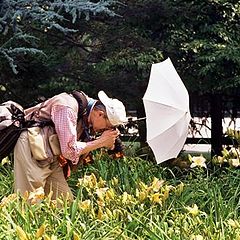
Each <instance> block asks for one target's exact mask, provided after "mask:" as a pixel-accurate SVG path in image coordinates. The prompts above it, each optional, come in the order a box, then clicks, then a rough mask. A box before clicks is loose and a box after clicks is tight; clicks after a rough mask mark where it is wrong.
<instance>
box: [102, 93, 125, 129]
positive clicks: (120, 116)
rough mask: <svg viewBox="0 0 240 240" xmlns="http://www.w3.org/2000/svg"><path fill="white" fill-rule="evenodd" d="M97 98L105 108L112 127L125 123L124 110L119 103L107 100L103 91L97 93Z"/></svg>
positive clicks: (113, 99)
mask: <svg viewBox="0 0 240 240" xmlns="http://www.w3.org/2000/svg"><path fill="white" fill-rule="evenodd" d="M98 98H99V100H100V101H101V102H102V103H103V105H104V106H105V108H106V112H107V117H108V120H109V121H110V123H111V124H112V125H113V126H117V125H121V124H123V123H124V122H127V117H126V110H125V107H124V105H123V103H122V102H121V101H119V100H118V99H115V98H109V97H108V96H107V94H106V93H105V92H104V91H100V92H99V93H98Z"/></svg>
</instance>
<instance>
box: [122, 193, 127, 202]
mask: <svg viewBox="0 0 240 240" xmlns="http://www.w3.org/2000/svg"><path fill="white" fill-rule="evenodd" d="M127 200H128V194H127V192H124V193H123V195H122V203H123V204H125V203H126V202H127Z"/></svg>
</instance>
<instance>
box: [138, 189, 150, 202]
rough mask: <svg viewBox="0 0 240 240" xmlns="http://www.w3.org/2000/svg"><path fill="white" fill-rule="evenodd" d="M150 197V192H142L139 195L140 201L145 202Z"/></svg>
mask: <svg viewBox="0 0 240 240" xmlns="http://www.w3.org/2000/svg"><path fill="white" fill-rule="evenodd" d="M147 197H148V192H147V191H142V192H140V193H139V200H140V201H141V202H143V201H144V200H145V199H146V198H147Z"/></svg>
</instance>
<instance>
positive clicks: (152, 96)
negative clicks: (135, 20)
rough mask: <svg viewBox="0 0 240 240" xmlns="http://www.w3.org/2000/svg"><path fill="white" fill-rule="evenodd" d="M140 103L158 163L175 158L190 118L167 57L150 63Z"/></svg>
mask: <svg viewBox="0 0 240 240" xmlns="http://www.w3.org/2000/svg"><path fill="white" fill-rule="evenodd" d="M143 103H144V107H145V112H146V124H147V142H148V144H149V146H150V147H151V148H152V150H153V153H154V155H155V158H156V161H157V163H161V162H163V161H166V160H168V159H171V158H175V157H177V155H178V154H179V152H180V151H181V149H182V148H183V146H184V143H185V141H186V138H187V134H188V125H189V122H190V119H191V115H190V111H189V95H188V92H187V89H186V88H185V86H184V84H183V82H182V80H181V79H180V77H179V75H178V73H177V71H176V70H175V68H174V66H173V64H172V62H171V60H170V58H168V59H166V60H165V61H163V62H161V63H156V64H152V68H151V74H150V79H149V83H148V87H147V90H146V92H145V94H144V97H143Z"/></svg>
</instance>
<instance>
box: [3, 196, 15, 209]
mask: <svg viewBox="0 0 240 240" xmlns="http://www.w3.org/2000/svg"><path fill="white" fill-rule="evenodd" d="M15 199H17V194H16V193H13V194H10V195H8V196H7V197H3V199H2V201H1V203H0V207H4V206H6V205H8V204H9V203H11V202H13V201H14V200H15Z"/></svg>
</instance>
